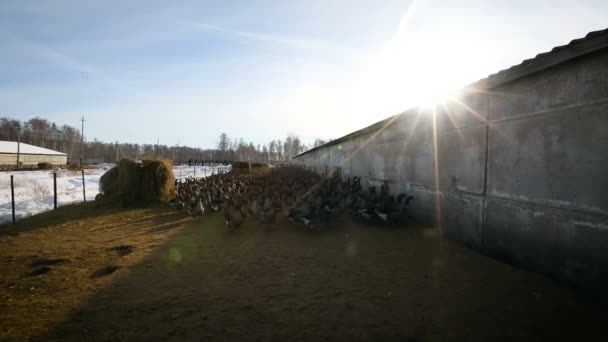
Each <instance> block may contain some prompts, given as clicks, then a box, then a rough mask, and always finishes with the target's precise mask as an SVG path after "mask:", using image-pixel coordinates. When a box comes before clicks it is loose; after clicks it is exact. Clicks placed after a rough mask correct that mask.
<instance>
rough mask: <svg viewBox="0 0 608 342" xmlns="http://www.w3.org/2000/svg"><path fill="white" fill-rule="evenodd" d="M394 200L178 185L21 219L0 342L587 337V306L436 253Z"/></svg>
mask: <svg viewBox="0 0 608 342" xmlns="http://www.w3.org/2000/svg"><path fill="white" fill-rule="evenodd" d="M125 165H126V164H125ZM119 170H120V169H119ZM374 194H375V195H374ZM338 198H343V199H345V200H336V199H338ZM407 201H409V200H408V197H407V196H401V195H399V196H396V197H394V196H392V195H388V188H387V186H386V185H383V186H382V187H381V188H380V190H379V192H378V193H376V192H375V190H374V189H370V191H369V192H367V193H362V192H361V185H360V183H359V182H358V181H357V179H356V178H353V179H350V178H349V179H347V180H343V179H342V178H341V177H338V175H337V174H336V173H334V174H332V175H331V176H329V177H320V176H318V175H314V174H312V173H310V171H305V170H302V169H297V168H293V167H286V168H277V169H271V170H267V171H266V172H262V173H259V174H256V175H250V174H238V173H237V174H232V173H227V174H222V175H216V176H212V177H209V178H202V179H197V180H194V179H190V180H188V181H186V182H184V183H181V184H178V188H177V197H176V198H175V200H173V201H171V202H170V203H169V204H163V205H160V206H159V205H157V206H152V207H148V208H140V209H123V208H118V207H115V206H108V205H106V204H103V205H102V203H101V202H97V203H96V202H93V203H87V204H79V205H71V206H65V207H62V208H59V209H57V210H54V211H50V212H47V213H43V214H40V215H36V216H33V217H31V218H28V219H25V220H22V221H20V222H18V223H17V224H15V225H12V226H8V227H6V228H5V229H4V230H3V231H2V232H1V234H2V235H0V243H1V244H2V246H3V248H2V250H1V251H0V273H1V274H3V278H2V283H0V298H2V301H1V303H2V304H1V306H0V322H2V323H1V326H0V329H1V330H0V334H1V335H0V336H1V337H0V338H1V339H3V340H28V339H29V340H40V341H43V340H44V341H47V340H51V341H52V340H57V341H64V340H71V341H80V340H83V339H84V340H104V341H105V340H141V341H149V340H212V341H213V340H218V341H226V340H228V341H243V340H257V341H269V340H276V341H284V340H296V341H318V340H329V341H353V340H361V341H363V340H378V341H383V340H406V341H445V340H450V341H451V340H463V341H471V340H473V341H487V340H505V341H506V340H510V341H511V340H530V339H534V340H536V339H542V340H580V339H589V338H590V337H592V336H596V335H595V334H597V333H599V332H600V329H601V328H602V323H603V319H602V315H601V312H600V311H599V307H597V306H595V305H594V304H592V302H591V301H590V300H589V299H587V298H584V297H581V296H580V295H579V294H577V293H575V292H574V291H573V290H570V289H567V288H564V287H562V286H560V285H558V284H557V283H556V282H555V281H553V280H551V279H549V278H547V277H545V276H543V275H539V274H535V273H530V272H526V271H524V270H521V269H516V268H513V267H511V266H509V265H506V264H504V263H501V262H499V261H496V260H494V259H490V258H487V257H485V256H482V255H480V254H478V253H476V252H474V251H471V250H468V249H466V248H465V247H463V246H461V245H457V244H456V243H453V242H451V241H449V240H446V239H445V238H443V237H442V235H441V234H440V232H439V230H438V229H437V228H434V227H427V226H422V225H420V224H417V223H415V221H413V220H411V219H408V218H407V215H406V214H405V212H404V211H398V210H395V209H396V208H402V206H403V205H404V204H406V203H407ZM288 203H293V204H291V205H289V204H288ZM216 204H218V205H220V206H222V207H223V208H224V209H223V210H220V209H219V208H214V206H215V205H216ZM371 204H373V206H374V208H375V209H371V210H369V209H368V208H369V207H370V205H371ZM199 207H200V208H202V209H201V211H200V212H198V211H197V208H199ZM403 208H405V207H403ZM176 209H177V210H176ZM384 212H386V213H384ZM269 217H271V218H272V219H268V218H269ZM480 279H483V281H479V280H480Z"/></svg>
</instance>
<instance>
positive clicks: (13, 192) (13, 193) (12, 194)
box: [11, 175, 15, 223]
mask: <svg viewBox="0 0 608 342" xmlns="http://www.w3.org/2000/svg"><path fill="white" fill-rule="evenodd" d="M11 203H12V209H13V223H15V183H14V182H13V175H11Z"/></svg>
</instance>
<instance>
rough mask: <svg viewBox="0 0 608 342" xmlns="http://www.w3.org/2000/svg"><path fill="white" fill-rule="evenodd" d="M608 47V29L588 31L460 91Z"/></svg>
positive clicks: (373, 127)
mask: <svg viewBox="0 0 608 342" xmlns="http://www.w3.org/2000/svg"><path fill="white" fill-rule="evenodd" d="M605 48H608V28H606V29H603V30H599V31H593V32H589V33H588V34H587V35H586V36H585V37H583V38H579V39H574V40H572V41H570V43H568V44H566V45H561V46H556V47H554V48H553V49H551V51H548V52H543V53H539V54H538V55H536V57H534V58H530V59H526V60H524V61H522V62H521V63H519V64H517V65H514V66H511V67H509V68H507V69H504V70H500V71H498V72H497V73H494V74H491V75H489V76H488V77H486V78H483V79H481V80H479V81H477V82H475V83H472V84H470V85H468V86H465V87H463V89H467V88H468V89H477V90H488V89H492V88H495V87H498V86H500V85H503V84H505V83H508V82H512V81H514V80H517V79H519V78H522V77H526V76H529V75H531V74H533V73H536V72H539V71H541V70H544V69H547V68H550V67H552V66H555V65H558V64H561V63H564V62H567V61H570V60H573V59H575V58H578V57H582V56H585V55H588V54H590V53H593V52H595V51H598V50H601V49H605ZM415 108H416V107H414V108H411V109H409V110H407V111H405V112H403V113H408V112H410V111H411V110H413V109H415ZM403 113H400V114H397V115H393V116H391V117H389V118H387V119H384V120H382V121H379V122H376V123H374V124H372V125H369V126H367V127H365V128H363V129H360V130H358V131H355V132H352V133H349V134H347V135H345V136H343V137H341V138H338V139H336V140H332V141H330V142H328V143H327V144H325V145H321V146H317V147H315V148H312V149H310V150H308V151H306V152H302V153H300V154H298V155H297V156H295V157H293V158H297V157H300V156H302V155H305V154H308V153H311V152H314V151H317V150H320V149H322V148H325V147H328V146H332V145H335V144H339V143H341V142H344V141H347V140H350V139H352V138H354V137H357V136H360V135H363V134H366V133H370V132H374V131H376V130H378V129H380V128H382V127H384V126H385V125H386V124H388V123H389V121H392V120H394V119H395V118H396V117H397V116H399V115H401V114H403Z"/></svg>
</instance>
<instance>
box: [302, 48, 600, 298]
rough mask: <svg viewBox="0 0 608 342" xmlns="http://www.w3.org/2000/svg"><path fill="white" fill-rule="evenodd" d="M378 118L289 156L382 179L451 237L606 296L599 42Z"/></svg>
mask: <svg viewBox="0 0 608 342" xmlns="http://www.w3.org/2000/svg"><path fill="white" fill-rule="evenodd" d="M382 126H384V128H382V129H380V130H375V131H370V132H366V133H364V134H360V135H356V136H355V137H354V138H351V139H348V140H346V141H340V142H339V143H338V144H334V145H330V146H327V147H325V148H321V149H319V150H316V151H313V152H311V153H308V154H304V155H302V156H300V157H298V158H296V162H297V163H300V164H302V165H304V166H307V167H311V168H314V169H316V170H317V171H319V172H324V171H325V167H327V168H328V169H329V170H333V169H335V168H337V167H341V168H342V170H343V172H344V173H345V174H347V175H350V176H360V177H363V182H365V183H367V184H379V183H381V182H383V181H388V182H390V185H391V187H392V191H393V192H400V191H406V192H408V193H409V194H411V195H413V196H414V197H415V200H414V201H413V202H412V207H411V212H412V214H413V215H414V217H416V218H417V219H419V220H420V221H422V222H426V223H433V224H437V225H439V227H441V229H442V231H443V232H444V233H445V234H446V235H447V236H448V237H450V238H453V239H455V240H458V241H461V242H463V243H465V244H466V245H468V246H471V247H473V248H476V249H478V250H480V251H482V252H484V253H487V254H489V255H493V256H497V257H501V258H504V259H506V260H509V261H511V262H514V263H517V264H518V265H523V266H525V267H528V268H531V269H534V270H538V271H542V272H545V273H548V274H550V275H552V276H554V277H556V278H559V279H561V280H563V281H565V282H568V283H570V284H573V285H576V286H578V287H581V288H583V289H585V290H587V291H590V292H592V293H594V294H595V295H598V296H600V297H603V298H604V299H605V298H608V296H607V295H605V294H604V293H605V291H602V290H604V289H603V288H604V287H605V286H608V52H607V51H606V49H603V50H600V51H596V52H594V53H592V54H588V55H586V56H584V57H579V58H576V59H573V60H569V61H567V62H565V63H562V64H558V65H556V66H553V67H549V68H547V69H544V70H542V71H539V72H535V73H532V74H529V75H527V76H525V77H523V78H519V79H516V80H514V81H510V82H508V83H504V84H502V85H498V86H496V87H494V88H492V89H485V90H483V91H479V90H477V91H476V90H473V88H472V87H471V88H468V89H467V90H466V91H464V92H463V95H462V97H461V98H460V99H459V100H454V101H450V102H449V103H447V104H446V106H445V107H443V108H440V109H438V110H437V111H436V112H435V113H433V112H432V111H431V110H422V109H414V110H410V111H409V112H407V113H404V114H402V115H399V116H397V117H393V118H392V119H390V120H388V121H386V122H384V123H382ZM602 292H604V293H602Z"/></svg>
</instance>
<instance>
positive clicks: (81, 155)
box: [80, 116, 85, 165]
mask: <svg viewBox="0 0 608 342" xmlns="http://www.w3.org/2000/svg"><path fill="white" fill-rule="evenodd" d="M80 121H82V126H81V128H80V165H82V162H83V161H84V122H85V119H84V116H83V117H81V118H80Z"/></svg>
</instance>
